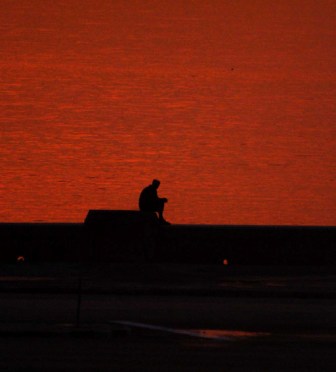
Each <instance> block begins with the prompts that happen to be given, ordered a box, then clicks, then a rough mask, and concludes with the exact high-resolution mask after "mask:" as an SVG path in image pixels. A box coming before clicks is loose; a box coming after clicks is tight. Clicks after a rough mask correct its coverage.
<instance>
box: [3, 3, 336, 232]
mask: <svg viewBox="0 0 336 372" xmlns="http://www.w3.org/2000/svg"><path fill="white" fill-rule="evenodd" d="M335 15H336V2H335V1H333V0H330V1H328V0H320V1H315V0H282V1H278V2H273V1H267V0H254V1H243V0H241V1H239V0H235V1H224V0H212V1H203V0H188V1H187V0H185V1H181V0H176V1H175V0H167V1H160V0H152V1H135V0H134V1H133V0H127V1H125V0H113V1H110V0H95V1H88V0H87V1H84V0H63V1H57V0H55V1H54V0H34V1H33V2H32V1H31V0H17V1H12V0H1V2H0V31H1V32H0V35H1V36H0V78H1V86H0V95H1V96H0V106H1V107H0V128H1V138H0V162H1V169H2V173H1V180H0V184H1V186H0V187H1V188H0V191H1V196H0V221H37V220H43V221H82V220H83V219H84V217H85V214H86V212H87V210H88V209H89V208H108V209H134V208H137V198H138V194H139V192H140V191H141V189H142V187H143V186H146V185H147V184H148V183H150V181H151V180H152V178H154V177H156V178H159V179H160V180H161V181H162V184H161V188H160V190H159V192H160V194H161V196H166V197H168V199H169V203H168V204H167V209H166V217H167V219H168V220H170V221H172V222H176V223H213V224H227V223H235V224H241V223H242V224H245V223H246V224H308V225H309V224H315V225H324V224H326V225H336V196H335V190H336V170H335V169H336V167H335V155H336V154H335V153H336V150H335V149H336V110H335V93H336V84H335V81H336V80H335V57H336V46H335V39H336V31H335V30H336V28H335Z"/></svg>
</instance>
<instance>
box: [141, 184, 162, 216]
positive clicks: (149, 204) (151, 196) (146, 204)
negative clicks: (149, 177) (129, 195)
mask: <svg viewBox="0 0 336 372" xmlns="http://www.w3.org/2000/svg"><path fill="white" fill-rule="evenodd" d="M157 199H158V196H157V191H156V189H155V188H154V187H153V185H149V186H146V187H145V188H144V189H143V190H142V191H141V194H140V197H139V208H140V210H141V211H143V212H152V211H153V208H155V203H156V201H157Z"/></svg>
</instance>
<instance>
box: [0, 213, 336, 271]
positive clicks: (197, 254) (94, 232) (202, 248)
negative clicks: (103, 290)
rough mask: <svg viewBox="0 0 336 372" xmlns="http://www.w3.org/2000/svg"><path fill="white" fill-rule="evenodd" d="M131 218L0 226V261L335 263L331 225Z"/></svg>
mask: <svg viewBox="0 0 336 372" xmlns="http://www.w3.org/2000/svg"><path fill="white" fill-rule="evenodd" d="M105 212H106V211H105ZM132 213H133V212H132ZM135 213H136V212H135ZM135 213H133V214H134V215H135ZM118 216H119V215H118ZM132 218H133V220H132V221H131V222H129V220H128V219H126V220H125V219H124V220H123V219H120V218H119V217H118V219H117V220H115V219H113V218H112V220H109V221H105V223H104V222H102V220H100V221H99V222H97V221H96V223H91V224H90V223H88V221H86V223H0V242H1V250H0V262H16V261H17V260H25V261H28V262H62V261H64V262H81V261H84V262H85V261H88V262H91V261H93V262H94V261H96V262H100V261H101V262H148V261H149V262H171V263H207V264H211V263H214V264H223V260H224V259H225V260H227V262H228V263H229V264H243V265H269V264H274V265H288V264H289V265H330V264H331V265H334V264H336V252H335V251H336V249H335V247H336V227H333V226H332V227H322V226H321V227H319V226H232V225H217V226H214V225H171V226H161V225H159V224H155V223H154V224H153V221H151V222H150V223H148V221H147V222H145V223H139V220H138V219H136V218H138V217H136V218H134V217H132ZM93 221H94V219H93Z"/></svg>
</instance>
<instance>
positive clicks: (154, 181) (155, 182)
mask: <svg viewBox="0 0 336 372" xmlns="http://www.w3.org/2000/svg"><path fill="white" fill-rule="evenodd" d="M152 185H153V186H154V187H155V188H156V189H158V188H159V186H160V181H159V180H156V179H154V180H153V181H152Z"/></svg>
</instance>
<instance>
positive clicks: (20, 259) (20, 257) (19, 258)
mask: <svg viewBox="0 0 336 372" xmlns="http://www.w3.org/2000/svg"><path fill="white" fill-rule="evenodd" d="M24 260H25V258H24V257H23V256H18V258H17V259H16V261H17V262H24Z"/></svg>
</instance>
